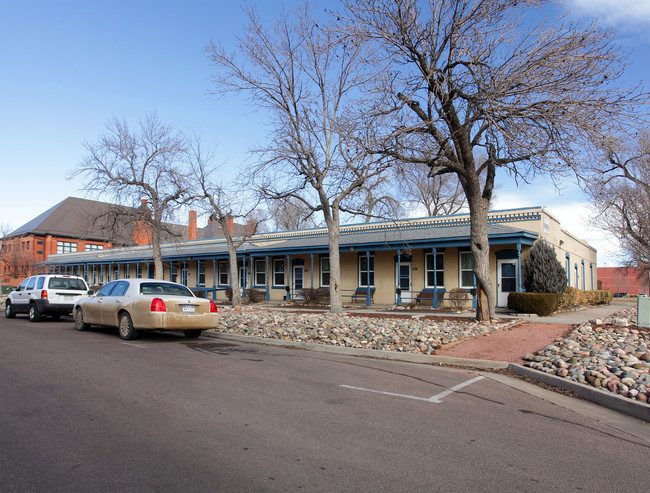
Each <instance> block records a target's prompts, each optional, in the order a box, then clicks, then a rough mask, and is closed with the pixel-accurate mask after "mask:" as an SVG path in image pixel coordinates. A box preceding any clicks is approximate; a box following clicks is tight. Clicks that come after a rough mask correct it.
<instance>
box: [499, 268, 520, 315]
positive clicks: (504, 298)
mask: <svg viewBox="0 0 650 493" xmlns="http://www.w3.org/2000/svg"><path fill="white" fill-rule="evenodd" d="M513 291H517V261H516V260H498V261H497V306H508V295H509V294H510V293H511V292H513Z"/></svg>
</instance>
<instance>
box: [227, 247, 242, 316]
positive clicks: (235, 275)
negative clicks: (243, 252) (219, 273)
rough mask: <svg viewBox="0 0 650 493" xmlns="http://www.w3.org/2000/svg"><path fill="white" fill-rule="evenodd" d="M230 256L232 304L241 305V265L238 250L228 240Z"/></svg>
mask: <svg viewBox="0 0 650 493" xmlns="http://www.w3.org/2000/svg"><path fill="white" fill-rule="evenodd" d="M228 258H229V259H230V288H231V291H232V300H231V303H232V306H241V290H240V289H239V265H237V250H235V246H234V245H233V244H232V240H230V241H229V242H228Z"/></svg>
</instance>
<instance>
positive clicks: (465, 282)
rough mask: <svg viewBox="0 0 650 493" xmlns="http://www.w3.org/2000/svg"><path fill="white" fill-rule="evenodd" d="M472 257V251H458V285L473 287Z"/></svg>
mask: <svg viewBox="0 0 650 493" xmlns="http://www.w3.org/2000/svg"><path fill="white" fill-rule="evenodd" d="M473 269H474V257H473V256H472V252H460V287H461V288H473V287H474V271H473Z"/></svg>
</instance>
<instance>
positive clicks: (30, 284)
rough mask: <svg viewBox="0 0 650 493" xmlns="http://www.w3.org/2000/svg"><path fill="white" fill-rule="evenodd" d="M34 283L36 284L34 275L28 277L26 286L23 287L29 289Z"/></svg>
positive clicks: (32, 287)
mask: <svg viewBox="0 0 650 493" xmlns="http://www.w3.org/2000/svg"><path fill="white" fill-rule="evenodd" d="M34 284H36V278H35V277H30V278H29V282H28V283H27V287H26V288H25V289H26V290H27V291H29V290H30V289H34Z"/></svg>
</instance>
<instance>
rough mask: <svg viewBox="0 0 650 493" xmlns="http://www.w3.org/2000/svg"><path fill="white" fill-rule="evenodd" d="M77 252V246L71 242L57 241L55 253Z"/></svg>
mask: <svg viewBox="0 0 650 493" xmlns="http://www.w3.org/2000/svg"><path fill="white" fill-rule="evenodd" d="M76 251H77V244H76V243H73V242H71V241H57V242H56V253H75V252H76Z"/></svg>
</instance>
